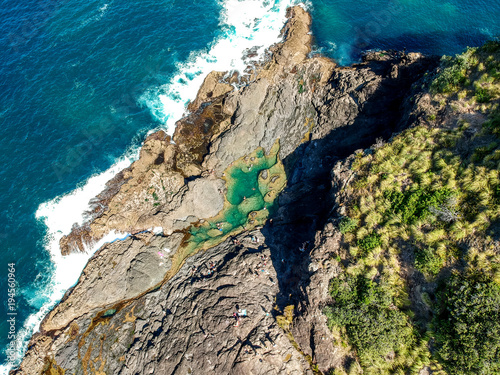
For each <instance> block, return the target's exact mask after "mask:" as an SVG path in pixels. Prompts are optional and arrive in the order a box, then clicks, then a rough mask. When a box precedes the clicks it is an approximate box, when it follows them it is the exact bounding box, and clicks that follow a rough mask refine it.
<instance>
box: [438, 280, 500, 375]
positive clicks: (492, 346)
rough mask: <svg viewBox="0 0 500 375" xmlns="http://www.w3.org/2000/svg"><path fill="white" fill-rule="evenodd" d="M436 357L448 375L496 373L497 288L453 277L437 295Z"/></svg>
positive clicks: (499, 334) (499, 358) (499, 346)
mask: <svg viewBox="0 0 500 375" xmlns="http://www.w3.org/2000/svg"><path fill="white" fill-rule="evenodd" d="M438 297H439V298H438V304H437V308H436V310H437V317H436V319H435V322H434V324H435V326H436V346H437V353H438V356H439V357H440V358H441V360H442V361H443V362H444V363H445V364H446V368H447V370H448V372H449V373H450V374H457V375H458V374H460V375H461V374H463V375H466V374H498V373H500V286H499V285H498V284H497V283H495V282H493V281H491V280H490V279H489V278H488V277H487V276H484V275H483V274H480V273H469V274H463V273H458V272H457V273H455V274H454V275H453V276H452V277H451V278H450V279H449V280H447V282H446V284H445V285H442V290H441V291H440V292H439V293H438Z"/></svg>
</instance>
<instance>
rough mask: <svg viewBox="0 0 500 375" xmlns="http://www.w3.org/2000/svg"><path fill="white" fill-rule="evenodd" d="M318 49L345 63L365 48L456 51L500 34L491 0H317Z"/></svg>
mask: <svg viewBox="0 0 500 375" xmlns="http://www.w3.org/2000/svg"><path fill="white" fill-rule="evenodd" d="M312 4H313V8H312V15H313V20H314V22H313V33H314V35H315V37H316V42H317V45H318V51H319V52H321V53H323V54H325V55H327V56H330V57H332V58H334V59H336V60H337V61H338V62H339V63H341V64H343V65H346V64H350V63H353V62H356V61H358V60H359V58H360V53H361V52H362V51H364V50H367V49H396V50H402V49H403V48H406V49H407V51H409V52H410V51H419V52H423V53H426V54H435V55H443V54H448V55H452V54H456V53H459V52H461V51H462V50H463V49H464V48H465V47H467V46H477V45H480V44H482V43H484V42H485V41H486V40H488V39H492V38H495V37H498V36H500V22H499V20H500V2H499V1H492V0H448V1H437V0H392V1H391V0H389V1H387V0H386V1H381V0H359V1H355V2H353V1H350V0H313V1H312Z"/></svg>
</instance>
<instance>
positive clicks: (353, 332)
mask: <svg viewBox="0 0 500 375" xmlns="http://www.w3.org/2000/svg"><path fill="white" fill-rule="evenodd" d="M329 291H330V295H331V296H332V297H333V298H334V300H335V303H334V304H333V305H331V306H328V307H326V308H325V310H324V313H325V315H326V316H327V318H328V324H329V325H330V327H334V326H335V327H339V328H344V329H345V330H346V333H347V336H348V339H349V343H350V344H351V345H352V346H353V347H355V348H356V350H357V352H358V356H359V359H360V362H361V365H362V366H363V367H365V368H370V367H377V368H380V367H391V363H390V362H389V361H388V360H387V358H386V357H387V356H389V355H391V354H396V355H397V354H398V353H400V352H404V351H405V350H406V349H407V348H408V347H409V346H412V345H413V344H414V342H415V337H414V334H413V329H412V327H411V325H410V323H409V320H408V317H407V316H406V315H405V314H404V313H403V312H401V311H399V310H397V309H395V308H394V307H393V305H392V303H393V300H392V297H391V296H390V295H389V294H388V293H387V291H386V290H385V289H384V288H383V287H382V286H380V285H379V284H377V283H375V282H373V281H372V280H369V279H367V278H365V277H364V276H363V275H359V276H350V275H347V276H345V277H338V278H334V279H332V280H331V284H330V290H329Z"/></svg>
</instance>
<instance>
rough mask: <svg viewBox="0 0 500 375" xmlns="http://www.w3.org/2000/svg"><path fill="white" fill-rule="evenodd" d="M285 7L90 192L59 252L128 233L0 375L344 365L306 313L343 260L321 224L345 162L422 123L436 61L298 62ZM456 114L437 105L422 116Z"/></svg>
mask: <svg viewBox="0 0 500 375" xmlns="http://www.w3.org/2000/svg"><path fill="white" fill-rule="evenodd" d="M288 17H289V20H288V22H287V24H286V25H285V27H284V29H283V42H282V43H280V44H278V45H275V46H273V47H272V48H271V51H270V52H271V55H270V58H269V59H268V60H267V61H265V62H262V64H260V65H259V66H255V67H253V69H252V71H251V73H250V74H249V75H247V76H242V77H238V76H228V75H227V74H226V73H224V72H212V73H211V74H209V75H208V76H207V78H206V79H205V81H204V83H203V85H202V87H201V88H200V90H199V93H198V96H197V98H196V100H195V101H193V102H192V103H191V104H190V105H189V110H190V114H189V115H188V116H187V117H185V118H183V119H181V120H179V122H178V123H177V128H176V130H175V134H174V135H173V137H172V138H171V137H170V136H168V135H166V134H165V133H164V132H163V131H159V132H156V133H154V134H151V135H150V136H148V137H147V139H146V140H145V141H144V144H143V146H142V149H141V152H140V158H139V159H138V160H137V161H136V162H134V163H133V164H132V165H131V166H130V167H129V168H127V169H126V170H124V171H122V172H121V173H119V174H118V175H117V176H116V177H115V178H114V179H113V180H111V181H109V183H108V184H107V187H106V190H105V191H103V192H102V193H101V194H100V195H99V196H97V197H96V198H95V199H94V201H93V202H92V205H93V209H92V211H91V212H90V213H89V216H90V220H89V222H88V223H86V224H85V225H83V226H81V227H77V226H75V227H74V228H73V231H72V232H71V234H69V235H68V236H66V237H65V238H63V239H62V240H61V251H62V253H63V254H69V253H71V252H74V251H81V250H82V249H83V248H84V244H87V243H92V242H95V241H97V240H99V239H100V238H102V237H103V236H105V235H106V234H107V233H109V232H110V231H112V230H116V231H121V232H128V233H131V234H132V235H131V236H129V237H128V238H127V239H125V240H123V241H117V242H114V243H112V244H107V245H105V246H104V247H103V248H102V249H100V250H99V251H98V252H97V253H96V254H95V255H94V256H93V257H92V258H91V259H90V261H89V262H88V264H87V266H86V267H85V269H84V271H83V273H82V275H81V277H80V279H79V281H78V283H77V284H76V286H75V287H73V288H72V289H71V290H69V291H68V292H67V293H66V295H65V296H64V298H63V300H62V301H61V302H60V303H59V304H58V305H57V306H56V307H55V308H54V309H53V310H52V311H51V312H50V313H49V314H48V315H47V317H46V318H45V319H44V321H43V323H42V324H41V327H40V331H39V332H38V333H36V334H35V335H34V336H33V338H32V340H31V342H30V344H29V348H28V351H27V353H26V355H25V357H24V359H23V362H22V363H21V365H20V367H19V368H18V369H16V370H13V372H12V374H30V375H31V374H78V375H80V374H82V375H87V374H100V375H103V374H108V375H109V374H313V373H314V374H319V373H323V374H327V373H330V372H332V373H333V371H339V372H338V373H343V372H342V371H347V370H348V369H351V370H352V369H356V368H358V367H359V365H358V363H359V358H358V356H357V355H356V351H355V350H353V348H352V347H350V346H349V345H345V344H343V343H342V340H341V339H340V338H339V336H338V335H336V334H335V332H333V333H332V330H331V329H330V328H331V326H330V327H329V325H328V319H327V316H326V315H325V314H323V310H324V308H325V306H327V305H328V304H331V303H332V301H333V300H332V297H331V296H330V294H329V285H330V280H331V279H332V278H333V277H335V276H337V275H339V274H340V273H342V272H343V271H342V270H343V267H344V266H345V264H346V262H344V265H343V263H342V262H343V261H345V260H346V259H348V256H347V255H345V254H344V253H345V247H346V241H347V240H346V239H345V238H344V234H343V233H341V231H340V230H339V229H338V223H339V220H340V218H341V217H343V216H345V215H347V211H346V207H348V206H349V202H350V196H349V193H348V191H349V189H348V187H349V186H351V185H352V184H353V183H354V182H355V181H356V175H357V172H356V171H354V170H353V169H352V165H353V163H356V160H358V159H359V158H361V156H366V155H370V154H371V153H373V152H374V150H376V149H377V147H379V146H380V145H381V144H383V143H384V141H387V140H388V139H390V138H391V137H392V136H393V135H394V134H396V133H398V132H401V131H403V130H404V129H407V128H409V127H415V126H417V125H418V124H421V123H428V121H429V117H428V116H429V111H430V110H432V111H434V110H435V108H438V107H436V106H435V105H434V104H433V103H432V102H431V101H430V99H429V97H430V96H429V93H428V83H429V79H430V78H429V77H430V76H432V74H434V72H435V71H436V69H437V68H438V66H439V58H436V57H427V56H423V55H421V54H418V53H409V54H406V53H399V52H393V51H386V52H371V53H367V54H366V55H365V57H364V61H363V62H362V63H360V64H356V65H354V66H352V67H339V66H337V65H336V64H335V63H334V62H333V61H331V60H329V59H327V58H324V57H319V56H312V57H311V56H309V54H310V52H311V43H312V36H311V34H310V29H309V27H310V24H311V17H310V15H309V14H308V13H307V12H306V11H304V10H303V9H302V8H301V7H294V8H291V9H290V10H289V14H288ZM426 85H427V86H426ZM235 87H238V88H235ZM467 110H470V108H464V109H463V110H461V111H459V113H457V114H454V115H451V114H450V112H446V110H445V109H443V108H441V107H439V108H438V109H437V110H436V112H435V113H436V114H437V115H436V114H435V115H434V117H433V120H432V121H439V119H440V118H441V117H442V118H443V122H446V121H445V120H444V119H447V121H449V122H450V123H452V122H453V121H455V120H453V119H455V118H456V117H457V116H462V115H463V113H466V112H467ZM468 114H469V115H471V116H472V114H471V113H468ZM436 116H441V117H440V118H436ZM172 141H173V142H172ZM377 144H378V145H379V146H377V147H375V146H373V147H372V148H371V149H370V147H371V146H372V145H377ZM363 149H365V151H362V150H363ZM356 150H361V151H358V153H357V155H358V156H353V154H354V153H355V151H356ZM153 228H156V230H155V232H156V233H158V229H157V228H161V233H160V234H155V233H153V231H152V229H153ZM343 249H344V250H343ZM407 271H408V270H407ZM408 272H409V273H407V275H406V276H407V277H408V278H411V277H412V274H411V272H410V271H408ZM417 294H418V293H417ZM417 297H418V296H417ZM417 297H415V298H417ZM423 313H425V312H423ZM240 315H241V316H240ZM390 360H391V358H389V357H388V359H387V361H390ZM356 366H358V367H356ZM420 370H422V371H423V372H422V373H425V371H430V370H429V369H428V368H427V367H425V368H424V366H422V369H419V371H420ZM352 371H354V370H352Z"/></svg>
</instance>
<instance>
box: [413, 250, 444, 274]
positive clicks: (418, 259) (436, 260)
mask: <svg viewBox="0 0 500 375" xmlns="http://www.w3.org/2000/svg"><path fill="white" fill-rule="evenodd" d="M443 266H444V260H443V259H441V258H440V257H439V256H438V255H437V254H436V253H435V251H434V250H433V249H432V248H431V247H427V248H425V249H419V250H417V252H416V254H415V268H416V269H418V270H419V271H420V272H422V273H423V274H425V275H432V276H435V275H437V274H438V273H439V271H441V268H443Z"/></svg>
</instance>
